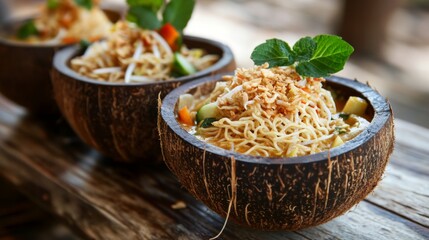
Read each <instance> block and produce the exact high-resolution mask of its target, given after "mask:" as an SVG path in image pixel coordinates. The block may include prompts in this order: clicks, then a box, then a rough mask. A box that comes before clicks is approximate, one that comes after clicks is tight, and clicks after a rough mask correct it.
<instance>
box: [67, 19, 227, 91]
mask: <svg viewBox="0 0 429 240" xmlns="http://www.w3.org/2000/svg"><path fill="white" fill-rule="evenodd" d="M180 53H181V54H182V55H183V56H184V57H185V58H186V59H187V61H188V62H189V63H190V64H192V65H193V66H194V67H195V69H196V70H197V71H200V70H202V69H205V68H207V67H209V66H211V65H213V64H214V63H215V62H216V61H217V60H218V59H219V56H217V55H213V54H205V53H204V50H202V49H187V48H186V47H185V46H183V47H182V48H181V49H180ZM172 64H173V51H172V49H171V48H170V46H169V45H168V44H167V42H166V41H165V40H164V39H163V38H162V37H161V36H160V35H159V34H158V33H157V32H155V31H151V30H143V29H141V28H139V27H137V26H136V25H135V24H132V23H129V22H125V21H120V22H118V23H116V24H115V25H114V26H113V28H112V33H111V34H110V36H109V38H108V39H107V40H106V41H102V42H97V43H94V44H92V45H91V46H90V47H89V48H88V50H87V51H86V52H85V54H84V55H83V56H80V57H77V58H75V59H73V60H72V61H71V67H72V69H73V70H75V71H76V72H78V73H79V74H81V75H84V76H87V77H89V78H92V79H96V80H100V81H107V82H127V83H128V82H147V81H160V80H168V79H172V78H173V77H172V76H171V72H172Z"/></svg>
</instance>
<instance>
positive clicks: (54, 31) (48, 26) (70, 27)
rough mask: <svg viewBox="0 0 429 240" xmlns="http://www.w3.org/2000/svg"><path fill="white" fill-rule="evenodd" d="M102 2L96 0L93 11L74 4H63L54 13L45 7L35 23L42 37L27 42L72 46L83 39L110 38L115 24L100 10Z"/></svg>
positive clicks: (66, 0)
mask: <svg viewBox="0 0 429 240" xmlns="http://www.w3.org/2000/svg"><path fill="white" fill-rule="evenodd" d="M98 2H99V1H98V0H94V1H93V5H94V6H93V7H92V8H91V9H90V10H88V9H85V8H83V7H80V6H78V5H77V4H76V3H75V1H74V0H60V1H58V6H56V7H55V8H53V9H49V8H48V7H47V6H44V8H43V9H42V11H41V13H40V15H39V16H38V17H37V18H35V19H34V24H35V27H36V28H37V31H38V34H37V35H34V36H30V37H29V38H27V39H25V41H27V42H34V43H41V42H43V43H67V44H70V43H76V42H79V41H80V40H81V39H86V40H89V41H95V40H98V39H101V38H103V37H106V36H107V35H108V33H109V30H110V28H111V27H112V24H111V22H110V21H109V19H108V18H107V17H106V15H105V14H104V13H103V11H102V10H101V9H100V8H98Z"/></svg>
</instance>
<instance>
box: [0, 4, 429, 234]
mask: <svg viewBox="0 0 429 240" xmlns="http://www.w3.org/2000/svg"><path fill="white" fill-rule="evenodd" d="M43 3H44V1H43V0H0V21H4V20H6V19H8V18H11V17H25V16H28V15H31V14H35V13H37V9H38V7H37V5H40V4H43ZM102 5H104V6H106V7H108V8H113V9H120V10H124V9H125V0H104V1H102ZM185 33H186V34H190V35H198V36H202V37H206V38H211V39H215V40H219V41H221V42H224V43H225V44H227V45H229V46H230V47H231V48H232V49H233V52H234V54H235V57H236V60H237V64H238V66H240V67H249V66H251V65H252V62H251V60H250V54H251V52H252V50H253V48H254V47H255V46H256V45H258V44H260V43H262V42H264V41H265V40H266V39H269V38H274V37H276V38H281V39H284V40H285V41H287V42H289V43H290V44H293V43H294V42H295V41H297V40H298V39H299V38H301V37H303V36H314V35H317V34H321V33H331V34H337V35H340V36H342V37H343V38H344V39H346V40H347V41H348V42H350V43H351V44H352V45H353V46H354V47H355V53H354V54H353V56H352V59H351V61H349V62H348V63H347V65H346V67H345V69H344V70H343V71H341V72H340V73H338V74H337V75H339V76H343V77H347V78H351V79H358V80H360V81H362V82H368V83H369V84H370V85H371V86H373V87H374V88H376V89H377V90H378V91H380V92H381V93H382V94H383V95H384V96H386V97H388V99H389V100H390V102H391V103H392V106H393V110H394V114H395V117H397V118H401V119H404V120H407V121H409V122H413V123H415V124H418V125H422V126H425V127H429V121H428V118H429V107H428V106H429V0H373V1H370V0H361V1H353V0H324V1H318V0H265V1H260V0H217V1H209V0H197V5H196V9H195V11H194V15H193V17H192V19H191V21H190V23H189V25H188V27H187V29H186V30H185ZM0 196H1V197H0V239H77V238H78V237H77V236H74V235H72V234H71V233H70V231H68V230H67V229H66V228H64V227H63V226H62V225H61V224H58V223H56V222H55V220H53V219H52V217H50V216H48V215H45V214H44V213H43V212H41V211H39V210H34V212H31V211H30V214H29V213H28V210H29V209H34V207H33V205H31V204H30V203H29V202H27V201H26V200H25V198H23V197H21V196H20V195H19V194H18V193H15V192H14V190H13V189H11V188H9V187H7V186H6V185H4V186H3V185H1V184H0ZM16 203H20V204H19V206H18V205H17V204H16ZM17 206H18V207H17ZM29 223H31V224H29Z"/></svg>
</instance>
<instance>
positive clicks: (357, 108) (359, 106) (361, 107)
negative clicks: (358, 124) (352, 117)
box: [342, 96, 368, 116]
mask: <svg viewBox="0 0 429 240" xmlns="http://www.w3.org/2000/svg"><path fill="white" fill-rule="evenodd" d="M367 107H368V103H367V102H366V101H365V99H362V98H360V97H353V96H352V97H349V99H348V100H347V102H346V105H345V106H344V108H343V111H342V112H344V113H348V114H356V115H358V116H363V115H364V114H365V110H366V108H367Z"/></svg>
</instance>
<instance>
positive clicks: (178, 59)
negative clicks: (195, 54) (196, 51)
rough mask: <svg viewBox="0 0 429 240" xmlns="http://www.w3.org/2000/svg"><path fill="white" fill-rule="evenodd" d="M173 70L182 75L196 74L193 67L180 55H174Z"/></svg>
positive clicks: (176, 53)
mask: <svg viewBox="0 0 429 240" xmlns="http://www.w3.org/2000/svg"><path fill="white" fill-rule="evenodd" d="M173 64H174V65H173V67H174V70H175V71H176V72H178V73H180V74H182V75H185V76H186V75H191V74H194V73H196V72H197V70H196V69H195V67H194V66H192V64H191V63H190V62H189V61H188V60H187V59H186V58H185V57H184V56H183V55H182V54H180V53H178V52H175V53H174V63H173Z"/></svg>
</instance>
